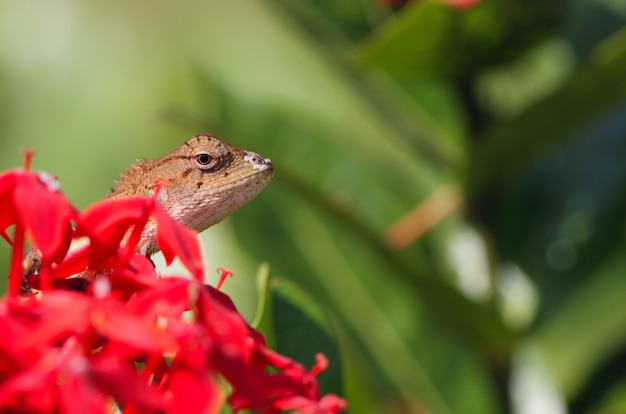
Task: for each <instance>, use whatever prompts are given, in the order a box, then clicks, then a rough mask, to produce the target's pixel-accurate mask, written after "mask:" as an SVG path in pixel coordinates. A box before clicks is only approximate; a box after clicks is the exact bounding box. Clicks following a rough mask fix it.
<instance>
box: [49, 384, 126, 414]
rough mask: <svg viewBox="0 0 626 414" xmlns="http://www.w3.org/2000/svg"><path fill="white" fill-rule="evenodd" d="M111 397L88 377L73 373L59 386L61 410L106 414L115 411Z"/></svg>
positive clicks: (71, 413) (64, 411)
mask: <svg viewBox="0 0 626 414" xmlns="http://www.w3.org/2000/svg"><path fill="white" fill-rule="evenodd" d="M110 405H111V404H110V402H109V399H108V398H107V396H106V395H104V394H103V393H102V392H100V391H98V390H97V389H96V388H95V387H94V386H93V385H92V384H91V383H90V382H89V381H88V380H87V379H86V378H84V377H79V376H76V375H72V376H70V377H69V378H66V379H65V381H63V382H62V383H61V384H60V386H59V406H60V407H59V408H60V410H59V412H61V413H63V414H83V413H94V414H106V413H112V412H115V410H114V409H112V407H110Z"/></svg>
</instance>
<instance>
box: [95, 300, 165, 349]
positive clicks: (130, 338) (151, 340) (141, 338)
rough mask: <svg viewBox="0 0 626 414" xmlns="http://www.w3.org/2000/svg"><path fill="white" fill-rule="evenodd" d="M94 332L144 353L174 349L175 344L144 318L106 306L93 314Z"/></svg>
mask: <svg viewBox="0 0 626 414" xmlns="http://www.w3.org/2000/svg"><path fill="white" fill-rule="evenodd" d="M92 320H93V323H94V325H95V327H96V330H97V331H98V332H99V333H100V334H101V335H103V336H105V337H107V338H109V339H111V340H113V341H116V342H118V343H121V344H125V345H127V346H130V347H132V348H134V349H137V350H141V351H145V352H164V351H166V350H172V349H175V348H176V342H175V341H174V340H173V339H172V338H171V337H170V336H169V335H168V334H167V333H166V332H164V331H163V330H162V329H159V328H157V327H156V326H155V325H154V323H153V322H152V321H150V320H148V319H147V318H145V317H139V316H137V315H134V314H132V313H130V312H128V311H127V310H125V309H124V308H116V307H113V306H106V307H104V308H101V309H99V310H97V311H95V312H94V313H93V316H92Z"/></svg>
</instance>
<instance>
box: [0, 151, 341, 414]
mask: <svg viewBox="0 0 626 414" xmlns="http://www.w3.org/2000/svg"><path fill="white" fill-rule="evenodd" d="M27 164H28V161H27ZM55 183H56V182H55V181H54V180H53V179H51V178H50V177H49V176H47V175H45V174H41V173H40V174H36V173H33V172H30V171H27V170H15V171H11V172H8V173H4V174H1V175H0V235H2V236H3V237H4V238H5V239H7V240H8V241H9V242H10V243H11V244H12V248H13V256H12V263H11V272H10V280H9V287H10V289H9V296H8V298H5V299H4V300H2V301H0V331H1V332H3V337H2V338H0V411H1V412H15V413H26V412H28V413H48V412H59V413H82V412H87V411H89V412H96V413H98V412H100V413H105V412H111V411H114V410H119V411H121V412H123V413H135V412H136V413H145V412H156V411H162V412H166V413H180V412H185V413H195V412H198V413H199V412H202V413H218V412H220V410H221V406H222V405H223V404H224V403H226V402H227V403H229V404H230V405H231V408H232V409H233V410H234V411H238V410H240V409H243V408H250V409H254V410H257V411H259V412H262V413H278V412H280V411H282V410H293V411H295V412H300V413H338V412H340V411H341V410H343V409H345V408H346V403H345V401H344V400H342V399H341V398H339V397H337V396H335V395H326V396H320V395H319V387H318V383H317V380H316V378H315V376H316V375H317V373H319V372H320V371H321V370H323V369H324V368H325V367H326V365H327V361H326V359H325V358H324V357H323V356H321V355H319V356H318V357H317V363H316V365H315V367H313V369H312V370H310V371H309V370H307V369H305V368H304V367H303V366H302V365H301V364H299V363H298V362H296V361H293V360H291V359H289V358H287V357H285V356H282V355H280V354H278V353H275V352H273V351H271V350H269V349H268V348H267V347H266V344H265V340H264V338H263V336H262V335H261V334H260V333H259V332H257V331H256V330H254V329H253V328H252V327H250V326H249V325H248V324H247V323H246V322H245V320H244V319H243V318H242V317H241V315H240V314H239V313H238V312H237V310H236V308H235V306H234V304H233V303H232V301H231V300H230V298H229V297H228V296H226V295H225V294H224V293H222V292H220V291H219V290H217V289H215V288H213V287H211V286H208V285H204V284H203V283H202V280H203V275H204V266H203V262H202V256H201V254H200V248H199V245H198V243H197V240H196V237H195V233H194V232H193V231H191V230H189V229H187V228H186V227H184V226H183V225H182V224H180V223H179V222H177V221H175V220H173V219H172V218H171V217H169V216H168V215H167V214H166V213H165V211H164V210H163V208H162V207H161V205H160V204H159V203H158V201H157V198H152V199H143V198H133V199H125V200H108V201H103V202H99V203H96V204H94V205H92V206H91V207H89V208H87V209H86V210H85V211H84V212H83V213H81V214H79V213H78V212H77V211H76V210H75V209H74V208H73V207H72V206H71V204H70V203H69V202H68V201H67V200H66V199H65V198H64V197H63V195H62V194H61V193H59V192H58V188H57V185H56V184H55ZM72 223H75V224H76V230H73V228H72ZM146 226H155V229H156V230H155V231H156V240H157V243H158V245H159V248H160V249H161V250H162V251H163V254H164V256H165V258H166V261H167V262H168V263H169V262H171V261H172V260H173V259H174V257H178V258H179V259H180V261H181V262H182V263H183V264H184V265H185V266H186V267H187V269H188V270H189V272H190V273H191V275H192V277H193V278H192V279H189V278H184V277H168V278H161V277H160V276H159V275H158V274H157V273H156V271H155V270H154V266H153V265H152V263H151V262H150V260H149V259H148V258H146V257H145V256H143V255H140V254H136V253H134V252H135V249H136V248H137V244H138V241H139V239H140V236H141V234H142V231H143V230H144V229H145V228H146ZM10 227H13V229H14V231H13V233H14V236H13V238H12V239H11V238H10V237H9V236H8V233H7V229H8V228H10ZM152 228H153V227H150V229H152ZM24 238H28V240H30V242H31V244H32V245H33V246H36V248H37V251H38V252H39V256H40V261H41V263H40V264H39V267H38V271H36V270H37V266H35V265H33V266H31V267H32V269H31V270H35V271H36V272H35V273H36V274H34V275H32V276H31V277H29V279H28V283H29V285H30V286H32V287H36V288H38V289H40V290H41V293H40V294H38V295H30V296H25V297H20V296H19V293H20V289H21V287H22V283H23V281H22V269H21V267H22V263H21V262H22V255H23V244H24ZM70 243H71V247H70ZM68 249H69V250H68ZM35 256H36V255H35ZM35 256H33V257H35ZM229 274H230V272H228V271H224V270H223V269H222V280H221V281H220V286H221V284H222V282H223V280H224V279H225V278H226V277H227V276H228V275H229ZM77 276H78V277H77ZM268 368H271V370H268ZM218 378H221V379H223V380H226V381H227V382H228V383H229V389H230V391H229V393H230V394H229V395H225V394H226V390H225V388H224V387H223V385H221V384H222V383H223V381H219V380H218Z"/></svg>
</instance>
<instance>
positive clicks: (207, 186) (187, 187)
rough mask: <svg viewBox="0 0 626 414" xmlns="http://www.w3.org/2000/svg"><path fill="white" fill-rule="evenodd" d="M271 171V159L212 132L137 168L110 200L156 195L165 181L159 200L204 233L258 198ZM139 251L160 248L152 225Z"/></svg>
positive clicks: (148, 227)
mask: <svg viewBox="0 0 626 414" xmlns="http://www.w3.org/2000/svg"><path fill="white" fill-rule="evenodd" d="M273 175H274V167H273V166H272V163H271V162H270V160H268V159H264V158H262V157H261V156H259V155H258V154H255V153H253V152H250V151H244V150H240V149H238V148H235V147H233V146H232V145H229V144H227V143H226V142H224V141H222V140H220V139H219V138H217V137H214V136H212V135H196V136H193V137H191V138H190V139H189V140H187V142H185V143H184V144H183V145H182V146H181V147H180V148H178V149H176V150H174V151H172V152H169V153H167V154H165V155H163V156H162V157H161V158H159V159H157V160H154V161H151V160H145V161H144V162H141V163H139V165H136V166H133V167H132V168H131V169H130V170H128V171H127V172H126V175H122V176H121V180H120V181H118V182H116V185H115V187H114V188H113V192H112V193H111V194H109V198H113V199H117V198H126V197H132V196H143V197H152V196H153V194H154V188H155V185H162V190H161V193H160V194H159V196H158V200H159V202H160V203H161V204H162V205H163V207H164V208H165V210H166V211H167V213H168V214H169V215H170V216H171V217H173V218H174V219H176V220H178V221H180V222H181V223H183V224H184V225H185V226H187V227H189V228H191V229H193V230H195V231H197V232H201V231H203V230H205V229H207V228H209V227H211V226H212V225H214V224H216V223H217V222H219V221H221V220H223V219H224V218H226V216H228V215H229V214H230V213H232V212H233V211H235V210H237V209H238V208H239V207H241V206H242V205H244V204H246V203H247V202H248V201H250V200H252V199H253V198H254V197H256V195H257V194H258V193H259V192H260V191H261V190H262V189H263V188H264V187H265V185H266V184H267V183H268V182H269V181H270V179H271V178H272V176H273ZM137 251H138V252H139V253H142V254H145V255H151V254H153V253H155V252H157V251H158V247H157V245H156V240H155V228H154V224H152V223H149V224H148V226H147V227H146V230H145V231H144V232H143V234H142V237H141V241H140V243H139V246H138V247H137Z"/></svg>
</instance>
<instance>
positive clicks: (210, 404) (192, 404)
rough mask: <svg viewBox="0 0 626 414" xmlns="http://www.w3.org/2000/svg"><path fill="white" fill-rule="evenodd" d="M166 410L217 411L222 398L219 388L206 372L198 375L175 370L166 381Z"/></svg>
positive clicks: (182, 411) (176, 412)
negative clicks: (167, 399) (167, 381)
mask: <svg viewBox="0 0 626 414" xmlns="http://www.w3.org/2000/svg"><path fill="white" fill-rule="evenodd" d="M167 388H168V393H167V394H166V395H168V396H169V397H170V399H169V401H167V405H166V412H167V413H172V414H178V413H208V414H211V413H219V412H220V408H221V402H222V398H221V395H220V391H219V388H217V387H216V386H215V384H213V383H212V382H211V381H210V379H209V376H208V375H207V374H204V375H198V374H194V373H192V372H189V371H187V370H175V371H174V372H173V373H172V374H171V379H170V381H169V383H168V387H167Z"/></svg>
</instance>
